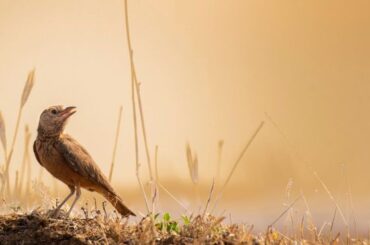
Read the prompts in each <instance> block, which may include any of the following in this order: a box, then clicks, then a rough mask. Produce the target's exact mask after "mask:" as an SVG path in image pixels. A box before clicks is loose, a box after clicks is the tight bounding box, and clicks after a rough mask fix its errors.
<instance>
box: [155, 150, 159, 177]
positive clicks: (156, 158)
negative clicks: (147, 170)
mask: <svg viewBox="0 0 370 245" xmlns="http://www.w3.org/2000/svg"><path fill="white" fill-rule="evenodd" d="M154 166H155V179H156V181H159V173H158V145H156V146H155V151H154Z"/></svg>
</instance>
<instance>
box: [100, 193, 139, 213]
mask: <svg viewBox="0 0 370 245" xmlns="http://www.w3.org/2000/svg"><path fill="white" fill-rule="evenodd" d="M103 195H104V197H105V198H106V199H107V200H108V201H109V202H110V203H111V204H112V205H113V207H114V208H115V209H116V210H117V211H118V212H119V213H120V214H121V215H122V216H129V215H132V216H136V215H135V213H134V212H132V211H131V210H130V209H128V207H126V206H125V204H123V202H122V200H121V198H120V197H119V196H117V195H116V194H114V193H111V192H107V191H106V192H104V193H103Z"/></svg>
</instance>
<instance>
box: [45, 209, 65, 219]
mask: <svg viewBox="0 0 370 245" xmlns="http://www.w3.org/2000/svg"><path fill="white" fill-rule="evenodd" d="M47 216H48V217H49V218H53V219H66V218H68V216H69V215H68V214H67V213H66V212H65V211H64V210H63V209H58V208H57V209H51V210H49V211H48V212H47Z"/></svg>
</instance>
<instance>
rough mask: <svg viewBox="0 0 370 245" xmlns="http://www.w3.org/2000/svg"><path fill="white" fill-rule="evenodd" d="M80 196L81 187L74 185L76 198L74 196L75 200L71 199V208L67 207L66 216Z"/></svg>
mask: <svg viewBox="0 0 370 245" xmlns="http://www.w3.org/2000/svg"><path fill="white" fill-rule="evenodd" d="M80 196H81V188H80V186H79V185H78V186H76V198H75V200H74V201H73V203H72V206H71V208H70V209H69V211H68V213H67V217H68V216H69V214H70V213H71V211H72V209H73V207H74V205H75V204H76V202H77V200H78V199H79V198H80Z"/></svg>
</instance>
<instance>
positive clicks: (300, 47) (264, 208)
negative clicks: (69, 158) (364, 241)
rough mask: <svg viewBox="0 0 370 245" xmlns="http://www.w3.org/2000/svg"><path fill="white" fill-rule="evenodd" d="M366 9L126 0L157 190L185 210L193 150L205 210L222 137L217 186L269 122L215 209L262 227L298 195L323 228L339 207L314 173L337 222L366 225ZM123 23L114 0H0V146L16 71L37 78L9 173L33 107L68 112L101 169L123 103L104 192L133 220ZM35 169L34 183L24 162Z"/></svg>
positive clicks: (11, 116) (33, 120)
mask: <svg viewBox="0 0 370 245" xmlns="http://www.w3.org/2000/svg"><path fill="white" fill-rule="evenodd" d="M369 9H370V2H369V1H365V0H363V1H361V0H359V1H351V2H349V1H333V0H330V1H320V0H313V1H303V0H299V1H292V0H284V1H270V0H267V1H259V0H248V1H244V0H239V1H215V0H205V1H195V0H187V1H170V0H167V1H165V0H161V1H154V0H147V1H129V15H130V21H131V24H130V25H131V34H132V43H133V48H134V59H135V63H136V69H137V73H138V78H139V81H140V82H141V93H142V100H143V106H144V114H145V120H146V125H147V131H148V139H149V144H150V147H151V153H152V156H153V154H154V147H155V145H158V146H159V154H158V163H159V173H160V176H161V179H162V180H163V181H164V183H165V184H166V186H167V187H168V189H169V190H171V191H173V194H175V195H177V196H178V197H179V198H183V200H184V202H189V203H192V201H191V200H189V199H187V198H186V197H183V194H184V192H192V191H193V190H194V189H193V187H192V184H191V181H190V177H189V174H188V169H187V163H186V157H185V143H186V142H189V143H190V144H191V146H192V148H193V149H194V150H195V151H196V152H197V154H198V158H199V176H200V185H201V186H202V190H203V191H202V192H201V202H203V203H204V202H205V200H206V198H207V192H208V190H209V188H210V186H211V183H212V179H213V178H214V177H215V176H216V173H217V144H218V141H219V140H224V149H223V154H222V165H221V171H220V172H221V180H219V181H222V180H224V179H225V177H226V176H227V174H228V173H229V171H230V169H231V167H232V164H233V163H234V162H235V160H236V158H237V156H238V154H239V153H240V151H241V150H242V148H243V146H244V145H245V144H246V142H247V140H248V139H249V137H250V136H251V135H252V133H253V131H254V130H255V128H256V127H257V126H258V124H259V123H260V121H262V120H265V121H266V124H265V126H264V128H263V129H262V131H261V132H260V134H259V135H258V136H257V138H256V140H255V141H254V142H253V144H252V146H251V148H250V149H249V150H248V152H247V154H246V156H245V157H244V158H243V160H242V162H241V164H240V165H239V166H238V169H237V171H236V173H235V175H234V176H233V178H232V181H231V182H230V184H229V185H228V187H227V189H226V192H225V195H224V198H223V199H222V200H221V202H220V203H219V205H218V207H217V208H218V209H219V212H221V211H222V210H226V213H227V214H229V213H230V214H231V215H234V217H235V218H234V220H238V221H240V222H246V223H254V224H257V226H258V225H260V227H263V226H264V225H266V224H269V222H271V221H272V220H273V219H274V218H275V217H276V216H278V215H279V213H280V212H281V211H282V210H284V203H289V202H291V201H292V200H294V198H295V197H296V196H298V195H299V194H300V193H301V192H303V193H304V194H305V197H306V199H307V201H308V203H309V204H310V206H311V209H312V212H313V213H314V214H315V215H314V217H316V218H317V222H318V223H319V222H322V221H325V220H328V221H330V220H331V219H332V216H333V212H334V209H335V205H334V204H333V202H332V201H331V200H330V198H329V196H328V195H327V193H326V192H325V190H324V189H323V188H322V186H321V184H320V182H319V181H318V180H317V178H315V176H314V175H313V171H316V172H317V173H318V175H319V176H320V178H321V179H322V180H323V181H324V182H325V184H326V185H327V186H328V188H329V190H330V191H331V192H332V194H333V196H334V197H335V198H336V200H337V202H338V203H339V205H340V206H341V207H342V209H343V212H344V215H345V216H346V218H347V219H348V222H350V220H353V219H354V215H353V214H352V211H351V210H354V211H355V212H354V213H355V216H356V221H357V223H358V225H359V226H362V227H363V228H364V229H367V228H366V227H367V226H368V223H369V219H370V211H369V209H368V207H369V205H370V197H369V186H370V178H369V172H370V167H369V166H370V164H369V162H370V151H369V147H370V144H369V142H370V126H369V119H370V112H369V111H370V110H369V104H370V80H369V77H370V45H369V43H370V28H369V25H370V15H369V11H368V10H369ZM123 14H124V6H123V1H118V0H110V1H98V0H84V1H82V0H78V1H76V0H66V1H50V0H34V1H26V0H17V1H13V0H0V110H1V111H2V114H3V116H4V118H5V120H6V124H7V130H8V135H7V136H8V138H9V139H11V136H12V133H13V130H14V125H15V120H16V113H17V109H18V105H19V100H20V95H21V92H22V88H23V86H24V82H25V79H26V76H27V73H28V71H29V70H31V69H32V68H33V67H35V68H36V83H35V86H34V89H33V91H32V94H31V97H30V98H29V101H28V103H27V105H26V108H25V110H24V116H23V119H22V122H21V124H22V127H21V131H20V135H19V140H18V143H17V148H16V151H15V156H14V159H13V163H12V167H11V173H13V174H14V172H15V170H17V169H19V166H20V162H21V158H22V151H23V149H22V147H23V142H22V139H23V130H22V129H23V127H24V125H25V124H28V125H29V126H30V128H31V131H32V133H33V138H34V137H35V135H36V128H37V123H38V118H39V115H40V113H41V111H42V110H43V109H45V108H46V107H48V106H50V105H55V104H63V105H74V106H77V108H78V113H77V114H75V115H74V116H73V118H72V119H71V120H70V123H69V126H68V128H67V131H68V133H70V134H72V135H73V136H74V137H75V138H76V139H78V140H79V141H80V142H81V143H82V144H83V145H84V146H86V148H87V149H88V150H89V152H90V153H91V154H92V156H93V157H94V158H95V160H96V162H97V163H98V164H99V166H100V167H101V168H102V170H103V171H104V172H105V173H107V174H108V170H109V166H110V162H111V157H112V151H113V143H114V135H115V128H116V121H117V115H118V108H119V106H120V105H122V106H123V118H122V125H121V126H122V128H121V136H120V139H119V145H118V151H117V158H116V169H115V172H114V175H113V184H114V185H116V186H120V188H121V189H120V192H121V193H122V195H123V196H125V194H124V193H131V194H128V195H127V196H128V197H127V200H128V201H127V202H128V203H129V204H130V205H131V206H133V205H134V206H136V207H137V209H138V210H141V211H144V209H143V201H142V198H141V199H140V198H136V199H135V198H134V197H132V198H130V197H131V196H135V195H136V196H140V191H139V188H138V185H137V182H136V177H135V164H134V144H133V125H132V109H131V94H130V93H131V91H130V67H129V59H128V52H127V43H126V37H125V28H124V15H123ZM266 113H267V114H268V115H269V117H270V118H272V120H273V121H274V123H275V125H274V124H273V123H271V120H270V119H269V118H268V117H266ZM140 146H141V154H140V157H141V158H140V159H141V160H140V161H141V163H142V175H143V178H147V169H146V162H145V155H144V148H143V144H142V141H141V142H140ZM0 154H3V152H1V153H0ZM1 159H3V158H2V157H1ZM33 166H34V169H33V174H34V176H36V175H37V173H38V171H39V165H38V163H37V162H36V159H34V158H33ZM43 178H44V181H45V182H47V183H48V182H50V181H51V177H50V176H48V175H46V174H45V175H44V177H43ZM287 186H289V187H288V188H287ZM180 187H181V188H180ZM59 188H60V192H61V193H62V192H63V191H66V190H65V189H66V188H65V187H64V186H63V185H62V184H60V185H59ZM287 189H288V190H290V191H288V192H290V197H289V198H288V196H289V195H288V194H289V193H288V194H287V191H286V190H287ZM349 189H351V192H349V191H348V190H349ZM60 195H61V194H60ZM163 195H164V194H163ZM350 196H352V199H353V206H354V208H352V205H350V204H349V203H350V202H349V199H350V198H349V197H350ZM289 199H291V200H289ZM198 201H199V200H198ZM170 204H171V202H169V206H171V205H172V206H174V207H173V209H175V208H176V204H173V203H172V204H171V205H170ZM172 206H171V207H172ZM300 206H302V207H304V205H303V204H302V203H300V204H297V209H299V207H300ZM171 207H168V208H171ZM164 209H165V208H164ZM338 220H339V221H338V223H339V224H340V223H341V222H340V219H339V218H338Z"/></svg>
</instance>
